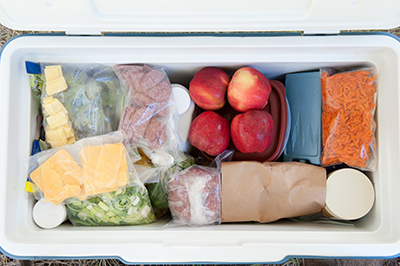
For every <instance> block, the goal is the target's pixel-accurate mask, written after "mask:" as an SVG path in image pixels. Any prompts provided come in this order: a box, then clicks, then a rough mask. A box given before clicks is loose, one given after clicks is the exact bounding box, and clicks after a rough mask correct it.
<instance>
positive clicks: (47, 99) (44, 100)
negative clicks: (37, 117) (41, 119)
mask: <svg viewBox="0 0 400 266" xmlns="http://www.w3.org/2000/svg"><path fill="white" fill-rule="evenodd" d="M53 99H54V98H53V96H49V97H46V98H44V99H43V104H48V103H50V102H52V101H53Z"/></svg>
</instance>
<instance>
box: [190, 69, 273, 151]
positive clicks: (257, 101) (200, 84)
mask: <svg viewBox="0 0 400 266" xmlns="http://www.w3.org/2000/svg"><path fill="white" fill-rule="evenodd" d="M189 93H190V97H191V98H192V99H193V101H194V102H195V103H196V104H197V105H198V106H199V107H200V108H201V109H203V110H204V112H202V113H200V114H199V115H198V116H197V117H196V118H195V119H194V120H193V122H192V124H191V126H190V129H189V142H190V143H191V145H192V146H194V147H196V148H197V149H199V150H201V151H203V152H205V153H207V154H209V155H211V156H216V155H218V154H220V153H221V152H223V151H224V150H226V149H227V148H228V146H229V143H230V140H231V139H232V142H233V144H234V145H235V147H236V148H237V150H238V151H240V152H241V153H262V152H264V151H266V150H267V149H268V148H269V146H270V145H271V144H272V141H273V138H274V122H273V120H272V116H271V114H269V113H268V112H267V111H264V110H263V109H264V108H265V106H266V105H267V103H268V99H269V95H270V93H271V85H270V83H269V81H268V79H267V78H266V77H265V76H264V75H263V74H262V73H261V72H259V71H258V70H256V69H254V68H251V67H242V68H239V69H238V70H236V72H235V73H234V74H233V76H232V78H230V76H229V75H228V74H227V73H226V72H225V71H223V70H222V69H220V68H217V67H205V68H203V69H201V70H200V71H198V72H197V73H196V74H195V75H194V77H193V79H192V80H191V82H190V85H189ZM227 102H228V104H229V105H230V106H231V107H232V108H233V109H235V110H236V111H237V112H239V113H238V114H237V115H235V116H234V117H233V119H232V121H229V120H228V119H227V118H224V117H222V116H221V115H219V114H217V113H216V112H215V111H217V110H219V109H221V108H222V107H224V106H225V104H227Z"/></svg>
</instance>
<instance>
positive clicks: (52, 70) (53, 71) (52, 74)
mask: <svg viewBox="0 0 400 266" xmlns="http://www.w3.org/2000/svg"><path fill="white" fill-rule="evenodd" d="M44 75H45V77H46V81H47V82H49V81H52V80H55V79H58V78H61V77H62V76H63V74H62V69H61V66H47V67H46V68H45V69H44Z"/></svg>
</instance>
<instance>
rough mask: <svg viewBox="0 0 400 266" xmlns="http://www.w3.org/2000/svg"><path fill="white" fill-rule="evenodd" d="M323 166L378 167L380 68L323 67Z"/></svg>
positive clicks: (368, 168)
mask: <svg viewBox="0 0 400 266" xmlns="http://www.w3.org/2000/svg"><path fill="white" fill-rule="evenodd" d="M321 89H322V144H323V145H322V146H323V149H322V155H321V164H322V166H331V165H336V164H342V163H344V164H346V165H348V166H350V167H354V168H358V169H360V170H368V171H373V170H375V169H376V164H377V157H376V152H375V150H376V139H375V130H376V123H375V120H374V115H375V109H376V96H377V70H376V69H375V68H361V69H354V70H350V71H341V72H339V73H336V74H333V75H329V70H325V69H323V70H322V71H321Z"/></svg>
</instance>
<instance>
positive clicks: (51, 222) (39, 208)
mask: <svg viewBox="0 0 400 266" xmlns="http://www.w3.org/2000/svg"><path fill="white" fill-rule="evenodd" d="M32 217H33V220H34V221H35V223H36V224H37V225H38V226H40V227H41V228H44V229H51V228H55V227H57V226H59V225H61V224H62V223H63V222H65V221H67V220H68V217H67V209H66V207H65V205H62V204H60V205H54V204H53V203H51V202H45V201H44V200H39V201H38V202H36V204H35V206H33V210H32Z"/></svg>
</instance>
